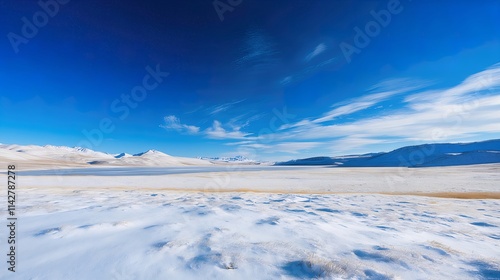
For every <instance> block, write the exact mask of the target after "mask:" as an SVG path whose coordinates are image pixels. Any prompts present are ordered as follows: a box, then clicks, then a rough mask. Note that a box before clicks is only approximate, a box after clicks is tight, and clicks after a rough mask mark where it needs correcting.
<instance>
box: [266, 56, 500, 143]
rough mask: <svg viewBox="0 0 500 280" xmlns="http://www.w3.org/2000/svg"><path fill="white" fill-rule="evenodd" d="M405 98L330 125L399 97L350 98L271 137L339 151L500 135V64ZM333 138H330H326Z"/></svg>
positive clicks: (415, 90) (378, 95) (392, 93)
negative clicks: (316, 142) (371, 113)
mask: <svg viewBox="0 0 500 280" xmlns="http://www.w3.org/2000/svg"><path fill="white" fill-rule="evenodd" d="M409 88H410V89H412V90H414V92H413V93H411V94H410V95H408V96H406V97H405V98H404V99H403V100H402V102H401V106H399V107H397V108H394V109H392V110H391V111H389V112H386V113H385V114H384V115H374V116H370V117H365V118H359V119H357V120H355V121H351V122H347V123H340V124H335V123H329V124H325V123H326V121H330V120H334V118H335V117H336V116H339V115H343V114H350V113H352V112H355V111H359V110H363V109H366V108H368V107H370V106H373V105H375V104H377V103H378V102H382V101H385V100H388V99H390V98H391V97H394V96H395V95H396V94H399V93H398V92H399V91H396V92H394V91H389V92H383V93H375V94H372V95H367V96H365V97H360V98H358V99H354V100H351V103H347V104H346V105H342V106H340V107H336V108H335V109H333V110H331V111H329V112H327V113H325V114H324V115H323V116H322V117H319V118H315V119H313V121H311V120H309V119H305V120H302V121H299V122H297V123H296V124H294V125H291V126H288V127H284V129H286V130H285V131H279V132H278V133H277V135H275V136H274V137H275V138H276V139H280V140H281V141H286V140H287V139H294V140H302V141H304V140H315V139H324V141H330V143H331V145H332V147H334V148H335V150H336V151H338V152H342V151H344V152H348V151H351V150H353V149H359V148H363V147H364V148H366V147H370V146H371V145H373V144H381V143H397V142H399V143H401V142H403V143H408V142H437V141H444V140H453V141H460V140H465V139H469V138H473V137H477V136H479V135H484V134H489V135H494V134H496V135H497V136H499V135H500V116H499V113H498V112H500V64H496V65H493V66H492V67H491V68H489V69H486V70H484V71H482V72H479V73H477V74H474V75H471V76H470V77H468V78H466V79H465V80H464V81H463V82H462V83H460V84H458V85H456V86H453V87H450V88H442V89H433V90H423V91H420V92H419V91H418V88H413V87H409ZM328 139H331V140H328Z"/></svg>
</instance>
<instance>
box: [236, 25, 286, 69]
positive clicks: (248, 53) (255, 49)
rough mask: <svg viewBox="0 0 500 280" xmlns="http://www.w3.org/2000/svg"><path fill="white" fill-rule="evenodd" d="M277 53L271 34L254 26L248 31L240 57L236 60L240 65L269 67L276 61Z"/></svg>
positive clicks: (258, 67)
mask: <svg viewBox="0 0 500 280" xmlns="http://www.w3.org/2000/svg"><path fill="white" fill-rule="evenodd" d="M277 54H278V51H277V50H276V48H275V46H274V44H273V41H272V39H271V38H270V36H269V35H267V34H266V33H265V32H264V31H263V30H260V29H255V28H253V29H251V30H249V31H248V32H247V34H246V38H245V42H244V45H243V47H242V49H241V51H240V57H239V58H237V59H236V60H235V61H234V62H235V64H236V65H237V66H238V67H250V68H253V69H255V68H257V69H260V68H267V67H268V66H269V65H273V64H274V63H275V62H276V57H275V56H276V55H277Z"/></svg>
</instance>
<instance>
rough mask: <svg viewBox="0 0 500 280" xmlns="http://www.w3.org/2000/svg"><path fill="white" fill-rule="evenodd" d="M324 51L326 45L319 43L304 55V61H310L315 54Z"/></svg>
mask: <svg viewBox="0 0 500 280" xmlns="http://www.w3.org/2000/svg"><path fill="white" fill-rule="evenodd" d="M324 51H326V45H325V44H323V43H321V44H319V45H317V46H316V48H314V50H313V51H312V52H310V53H309V54H307V55H306V58H305V60H306V62H309V61H311V59H313V58H315V57H316V56H318V55H320V54H322V53H323V52H324Z"/></svg>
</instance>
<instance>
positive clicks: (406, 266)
mask: <svg viewBox="0 0 500 280" xmlns="http://www.w3.org/2000/svg"><path fill="white" fill-rule="evenodd" d="M185 168H189V167H185ZM192 168H195V167H192ZM255 168H256V167H251V166H246V167H245V166H244V167H241V166H237V167H233V169H231V168H230V167H228V169H227V170H225V171H222V170H217V169H201V170H200V169H198V171H197V172H196V173H188V174H186V173H184V174H183V173H181V174H167V173H165V174H163V175H158V174H156V175H145V174H144V173H141V170H140V169H139V170H136V169H133V168H129V167H122V168H121V169H119V170H121V171H123V172H122V173H121V174H118V175H117V174H113V176H103V175H105V173H106V171H107V169H106V168H93V169H92V170H93V173H92V172H90V173H88V172H89V171H88V170H87V171H85V172H87V173H85V174H79V173H78V169H74V170H76V171H68V172H66V173H58V172H57V171H54V174H53V175H47V174H42V175H40V174H38V175H40V176H36V174H32V173H31V174H30V173H27V172H25V173H24V174H23V172H19V173H18V174H19V175H18V176H19V177H18V188H19V190H18V202H17V204H18V206H17V207H18V213H17V215H18V217H19V218H18V219H19V220H18V232H17V236H18V237H17V238H18V244H19V245H18V251H17V255H18V267H17V272H16V273H11V272H9V271H7V269H6V267H4V269H2V270H0V278H1V279H316V278H317V279H499V278H500V253H499V252H500V200H499V199H455V198H438V197H432V196H433V195H436V196H445V197H446V196H448V197H461V196H464V197H467V194H471V197H482V196H481V195H479V196H478V193H479V194H483V195H484V197H496V198H498V197H499V196H498V194H499V189H500V185H499V183H498V182H500V165H498V164H492V165H477V166H461V167H435V168H418V169H407V168H403V169H401V168H341V169H339V168H317V167H295V168H294V167H286V168H276V167H272V166H268V167H263V168H264V169H259V170H256V169H255ZM37 169H39V168H37ZM150 169H151V168H149V169H147V168H146V169H145V170H150ZM113 170H115V169H113ZM108 171H109V169H108ZM134 172H135V174H134ZM137 173H139V174H137ZM174 173H175V172H174ZM49 174H50V172H49ZM139 175H140V176H139ZM415 193H419V194H424V195H430V196H414V195H409V194H415ZM459 194H461V195H459ZM2 195H3V196H2V197H1V199H2V200H3V201H5V197H4V195H5V194H2ZM1 215H2V216H1V217H0V219H5V215H6V213H5V212H2V213H1ZM2 228H3V229H2V230H1V232H0V234H1V235H2V236H7V232H6V229H5V227H2ZM4 266H5V263H4Z"/></svg>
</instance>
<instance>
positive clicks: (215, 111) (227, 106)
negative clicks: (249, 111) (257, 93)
mask: <svg viewBox="0 0 500 280" xmlns="http://www.w3.org/2000/svg"><path fill="white" fill-rule="evenodd" d="M243 101H245V99H242V100H238V101H234V102H228V103H224V104H221V105H217V106H213V107H211V108H208V109H207V110H208V113H209V114H210V115H215V114H218V113H221V112H224V111H227V110H228V109H230V108H231V107H233V106H234V105H236V104H238V103H241V102H243Z"/></svg>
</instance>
